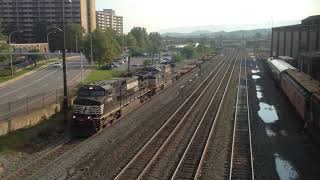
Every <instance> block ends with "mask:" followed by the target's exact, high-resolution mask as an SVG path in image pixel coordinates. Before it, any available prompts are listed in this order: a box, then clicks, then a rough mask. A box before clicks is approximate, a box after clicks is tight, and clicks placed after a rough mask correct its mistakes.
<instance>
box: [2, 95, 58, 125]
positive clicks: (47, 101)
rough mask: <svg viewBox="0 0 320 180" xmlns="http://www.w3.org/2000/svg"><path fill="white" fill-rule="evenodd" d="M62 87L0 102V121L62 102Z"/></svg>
mask: <svg viewBox="0 0 320 180" xmlns="http://www.w3.org/2000/svg"><path fill="white" fill-rule="evenodd" d="M62 97H63V89H56V90H54V91H50V92H46V93H43V94H39V95H36V96H30V97H26V98H23V99H20V100H18V101H14V102H9V103H5V104H0V121H1V122H3V121H9V120H10V119H12V118H15V117H19V116H24V115H27V114H30V113H32V112H33V111H36V110H39V109H44V108H45V107H47V106H50V105H52V104H59V103H61V102H62V100H63V99H62Z"/></svg>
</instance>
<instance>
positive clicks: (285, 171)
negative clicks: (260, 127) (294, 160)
mask: <svg viewBox="0 0 320 180" xmlns="http://www.w3.org/2000/svg"><path fill="white" fill-rule="evenodd" d="M274 158H275V163H276V169H277V173H278V175H279V178H280V179H281V180H291V179H299V175H298V173H297V171H296V170H295V169H294V167H293V166H292V165H291V164H290V162H288V161H285V160H283V159H282V158H281V157H280V156H279V154H278V153H275V154H274Z"/></svg>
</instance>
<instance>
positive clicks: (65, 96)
mask: <svg viewBox="0 0 320 180" xmlns="http://www.w3.org/2000/svg"><path fill="white" fill-rule="evenodd" d="M61 3H62V4H61V5H62V29H63V43H62V48H63V49H62V66H63V110H64V112H65V117H64V118H65V119H66V120H67V114H66V113H67V110H68V108H69V103H68V84H67V63H66V25H65V9H64V5H65V0H61Z"/></svg>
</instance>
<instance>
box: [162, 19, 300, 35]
mask: <svg viewBox="0 0 320 180" xmlns="http://www.w3.org/2000/svg"><path fill="white" fill-rule="evenodd" d="M299 23H301V21H282V22H276V23H274V25H273V27H277V26H287V25H292V24H299ZM269 28H270V24H269V25H268V24H266V23H261V24H240V25H239V24H238V25H212V26H197V27H178V28H171V29H166V30H161V31H160V33H161V34H162V35H163V36H172V37H188V36H190V37H194V36H199V35H204V34H205V35H210V34H214V33H216V34H219V33H220V34H224V33H228V32H237V34H238V33H240V31H246V32H247V31H248V30H255V31H256V30H267V29H269Z"/></svg>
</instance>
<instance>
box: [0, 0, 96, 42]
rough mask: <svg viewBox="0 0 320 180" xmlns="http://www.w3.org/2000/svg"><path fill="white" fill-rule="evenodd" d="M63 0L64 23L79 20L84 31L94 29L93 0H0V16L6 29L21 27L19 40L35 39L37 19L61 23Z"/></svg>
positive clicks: (94, 13) (14, 29)
mask: <svg viewBox="0 0 320 180" xmlns="http://www.w3.org/2000/svg"><path fill="white" fill-rule="evenodd" d="M62 2H64V3H65V6H64V7H65V21H66V23H71V22H72V23H77V24H80V25H81V26H82V27H83V28H84V30H85V32H92V31H94V30H95V29H96V10H95V0H72V1H70V0H65V1H62V0H1V1H0V18H1V19H2V20H3V25H4V27H5V30H6V31H7V32H8V33H10V32H13V31H16V30H22V31H23V33H22V34H21V35H19V37H20V36H21V39H20V42H25V43H30V42H35V41H36V36H37V35H36V34H34V33H33V29H34V28H35V27H37V24H39V22H46V23H48V24H49V25H50V26H56V27H61V26H62Z"/></svg>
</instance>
